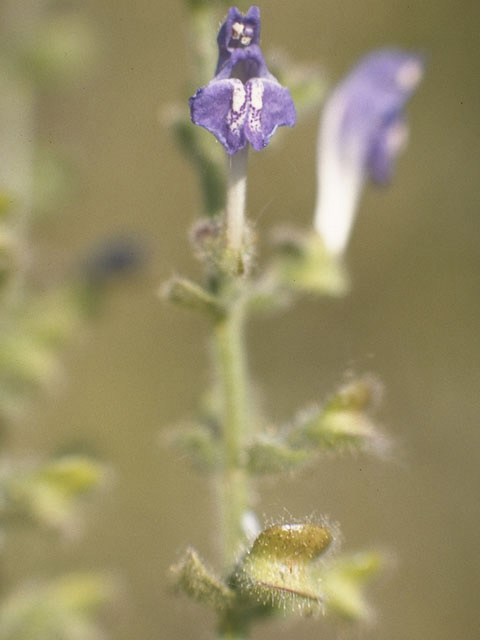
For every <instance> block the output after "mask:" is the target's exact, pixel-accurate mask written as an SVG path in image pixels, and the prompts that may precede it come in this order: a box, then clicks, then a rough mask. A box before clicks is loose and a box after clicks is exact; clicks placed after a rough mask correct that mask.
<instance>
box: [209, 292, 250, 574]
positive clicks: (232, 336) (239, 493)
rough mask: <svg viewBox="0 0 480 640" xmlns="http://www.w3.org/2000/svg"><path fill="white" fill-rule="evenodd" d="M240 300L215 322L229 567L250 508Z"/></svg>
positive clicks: (225, 545)
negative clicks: (246, 466) (245, 515)
mask: <svg viewBox="0 0 480 640" xmlns="http://www.w3.org/2000/svg"><path fill="white" fill-rule="evenodd" d="M243 317H244V313H243V305H242V302H241V300H240V301H237V303H236V304H235V305H234V306H233V308H232V309H231V311H230V313H229V314H228V315H227V316H226V317H225V318H223V319H222V320H221V321H219V322H218V323H217V325H216V331H215V337H216V345H217V357H218V369H219V370H218V374H219V381H220V386H221V394H222V405H223V406H222V409H223V415H222V424H223V434H222V436H223V473H222V475H221V477H220V483H221V485H220V504H221V520H222V539H223V564H224V567H225V569H226V570H227V571H228V570H229V569H231V567H232V565H233V564H234V562H235V560H236V559H237V557H238V554H239V551H240V550H241V548H242V544H243V543H244V540H245V536H244V532H243V517H244V514H245V511H246V510H247V509H248V506H249V505H248V477H247V472H246V470H245V467H244V464H243V462H244V460H243V459H244V456H245V445H246V442H247V438H248V404H247V382H246V362H245V350H244V344H243V326H242V325H243Z"/></svg>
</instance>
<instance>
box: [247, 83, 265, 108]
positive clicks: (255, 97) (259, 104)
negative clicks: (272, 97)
mask: <svg viewBox="0 0 480 640" xmlns="http://www.w3.org/2000/svg"><path fill="white" fill-rule="evenodd" d="M250 86H251V87H252V96H251V98H250V104H251V105H252V107H253V108H254V109H257V110H258V111H260V109H262V108H263V92H264V86H263V82H262V81H261V80H260V78H253V80H252V81H251V82H250Z"/></svg>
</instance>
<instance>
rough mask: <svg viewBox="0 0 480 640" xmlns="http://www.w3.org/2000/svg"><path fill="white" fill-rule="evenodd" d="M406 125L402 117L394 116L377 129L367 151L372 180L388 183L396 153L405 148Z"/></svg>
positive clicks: (378, 182)
mask: <svg viewBox="0 0 480 640" xmlns="http://www.w3.org/2000/svg"><path fill="white" fill-rule="evenodd" d="M407 139H408V126H407V123H406V121H405V119H404V118H403V117H397V118H395V119H394V120H393V121H392V122H391V123H388V124H387V125H386V126H385V127H383V128H382V129H381V130H379V131H378V135H377V136H375V137H374V138H373V140H372V144H371V146H370V149H369V151H368V156H367V168H368V173H369V175H370V177H371V178H372V180H373V181H374V182H375V183H376V184H378V185H384V184H388V183H389V182H390V180H391V178H392V175H393V171H394V169H395V161H396V159H397V156H398V154H399V153H400V151H402V149H404V148H405V145H406V143H407Z"/></svg>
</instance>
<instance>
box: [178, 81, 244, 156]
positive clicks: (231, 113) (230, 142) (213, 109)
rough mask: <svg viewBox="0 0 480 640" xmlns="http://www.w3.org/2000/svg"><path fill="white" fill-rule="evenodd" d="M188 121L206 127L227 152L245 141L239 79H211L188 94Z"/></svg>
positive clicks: (242, 90) (238, 147)
mask: <svg viewBox="0 0 480 640" xmlns="http://www.w3.org/2000/svg"><path fill="white" fill-rule="evenodd" d="M190 113H191V117H192V122H193V123H194V124H197V125H199V126H201V127H205V129H208V131H210V132H211V133H213V135H214V136H215V137H216V138H217V140H218V141H219V142H221V143H222V144H223V146H224V147H225V149H226V150H227V153H229V154H232V153H236V152H237V151H239V150H240V149H243V147H244V146H245V145H246V138H245V133H244V124H245V119H246V116H247V96H246V91H245V87H244V85H243V83H242V81H241V80H238V79H236V78H233V79H230V80H212V82H210V83H209V84H208V85H207V86H206V87H204V88H203V89H199V90H198V91H197V93H196V94H195V95H194V96H193V97H192V98H190Z"/></svg>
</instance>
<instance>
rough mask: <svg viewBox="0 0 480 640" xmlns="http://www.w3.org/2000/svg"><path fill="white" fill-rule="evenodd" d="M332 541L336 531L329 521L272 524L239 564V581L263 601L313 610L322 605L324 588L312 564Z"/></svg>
mask: <svg viewBox="0 0 480 640" xmlns="http://www.w3.org/2000/svg"><path fill="white" fill-rule="evenodd" d="M331 542H332V532H331V531H330V529H329V528H328V527H326V526H325V525H320V524H313V523H305V524H282V525H273V526H271V527H268V528H267V529H265V530H264V531H262V533H261V534H260V535H259V536H258V537H257V538H256V540H255V542H254V543H253V546H252V548H251V549H250V551H249V552H248V553H247V554H246V555H245V557H244V558H243V560H242V561H241V563H240V564H239V566H238V568H237V571H236V574H235V577H234V578H235V585H236V586H237V588H238V590H239V591H240V593H241V594H243V595H245V596H247V597H249V598H251V599H253V600H254V601H256V602H257V603H259V604H264V605H269V604H270V605H272V606H274V607H280V608H283V609H286V610H292V611H297V612H299V613H303V614H309V613H313V612H315V611H317V610H318V609H320V608H321V604H322V601H323V590H322V588H321V584H320V582H319V581H318V580H317V579H316V578H315V577H314V576H313V575H312V573H311V565H312V564H313V563H314V562H315V561H316V560H317V559H318V558H319V556H321V555H322V553H324V551H325V550H326V549H327V548H328V547H329V545H330V543H331Z"/></svg>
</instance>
